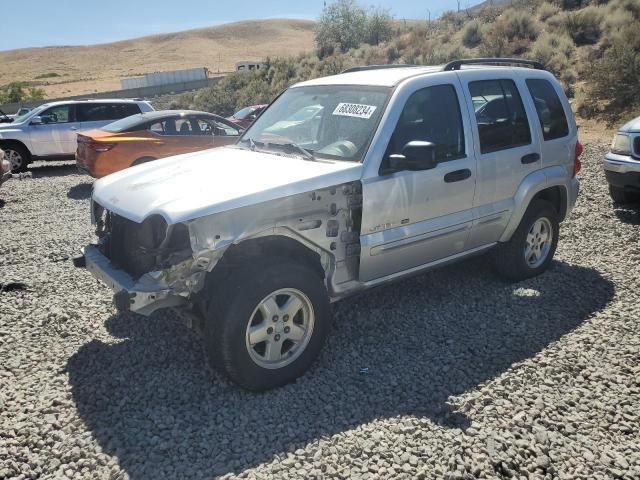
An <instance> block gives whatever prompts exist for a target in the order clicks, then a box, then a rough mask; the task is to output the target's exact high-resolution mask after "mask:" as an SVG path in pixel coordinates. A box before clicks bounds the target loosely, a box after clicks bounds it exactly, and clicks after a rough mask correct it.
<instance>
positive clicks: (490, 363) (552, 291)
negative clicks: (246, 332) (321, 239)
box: [67, 258, 614, 479]
mask: <svg viewBox="0 0 640 480" xmlns="http://www.w3.org/2000/svg"><path fill="white" fill-rule="evenodd" d="M487 268H488V260H487V259H486V258H485V259H483V258H480V259H476V260H472V261H469V262H466V263H464V264H460V265H457V266H453V267H450V268H448V269H444V270H440V271H436V272H431V273H428V274H424V275H420V276H417V277H414V278H412V279H409V280H405V281H403V282H400V283H398V284H395V285H390V286H387V287H384V288H379V289H376V290H374V291H369V292H366V293H364V294H361V295H359V296H357V297H353V298H351V299H347V300H344V301H342V302H339V303H338V304H336V305H335V306H334V314H335V318H336V321H335V325H334V327H333V329H332V332H331V336H330V338H329V340H328V343H327V346H326V347H325V349H324V351H323V353H322V354H321V356H320V359H319V360H318V361H317V362H316V364H315V365H314V367H313V368H312V369H311V370H310V371H309V372H308V373H307V374H306V375H305V376H303V377H302V378H301V379H299V380H298V382H296V383H294V384H291V385H288V386H286V387H284V388H280V389H277V390H274V391H270V392H267V393H264V394H252V393H248V392H245V391H242V390H240V389H239V388H237V387H235V386H233V385H231V384H229V383H228V382H226V381H225V380H223V379H222V378H221V377H220V376H218V375H213V374H211V373H210V372H209V371H208V370H207V369H206V368H205V356H204V353H203V349H202V342H201V340H200V339H199V338H198V337H196V336H195V335H193V334H192V333H190V331H188V329H187V328H186V327H184V326H182V324H180V323H179V322H178V321H176V319H175V317H174V316H173V314H171V313H170V312H166V313H161V312H158V314H154V315H152V316H151V317H149V318H144V317H139V316H136V315H130V314H121V315H115V316H113V317H111V318H109V319H108V320H107V322H106V327H107V329H108V330H109V332H110V333H111V334H112V335H113V336H115V337H118V338H119V340H118V341H116V342H115V343H104V342H101V341H98V340H94V341H91V342H89V343H87V344H85V345H84V346H82V347H81V348H80V349H79V351H78V352H77V353H76V354H74V355H73V356H72V357H71V358H70V359H69V361H68V365H67V372H68V375H69V381H70V383H71V387H72V394H73V398H74V400H75V403H76V406H77V410H78V412H79V415H80V416H81V418H82V419H83V421H84V422H85V424H86V427H87V428H88V429H89V430H90V431H91V432H92V435H93V436H94V437H95V438H96V439H97V441H98V442H99V444H100V446H101V448H102V449H103V451H105V452H106V453H108V454H110V455H114V456H116V457H117V458H118V462H119V464H120V466H121V467H122V468H123V469H124V470H125V471H126V472H127V473H128V475H129V477H130V478H131V479H157V478H197V479H204V478H210V477H211V476H213V475H222V474H225V473H229V472H239V471H241V470H244V469H246V468H250V467H253V466H255V465H257V464H259V463H262V462H268V461H271V460H272V459H273V458H274V457H275V456H281V455H283V454H285V453H286V452H288V451H294V450H296V449H298V448H304V447H306V446H307V445H309V444H310V443H313V442H314V441H316V440H317V439H319V438H322V437H327V436H330V435H334V434H340V433H342V432H347V431H348V430H350V429H353V428H355V427H357V426H359V425H362V424H366V423H368V422H371V421H374V420H376V419H380V418H390V417H396V416H399V415H411V416H416V417H421V418H424V419H425V421H427V422H433V423H436V424H438V425H440V426H442V427H444V428H454V429H455V428H461V429H465V428H466V427H467V426H468V425H469V423H470V420H469V419H468V418H467V417H466V416H465V415H464V413H463V412H460V411H456V410H455V408H454V407H452V406H451V402H452V396H455V395H457V394H461V393H463V392H466V391H469V390H472V389H474V388H476V387H478V386H479V385H480V384H482V383H483V382H486V381H490V380H492V379H495V378H496V377H497V376H499V375H501V374H503V373H505V372H506V371H507V370H508V369H509V368H510V367H512V366H513V364H514V363H516V362H519V361H521V360H524V359H527V358H530V357H533V356H534V355H536V354H537V353H539V352H541V351H542V350H543V349H545V348H546V347H547V346H548V345H549V344H550V343H552V342H554V341H556V340H558V339H559V338H560V337H562V336H563V335H566V334H568V333H570V332H571V331H572V330H573V329H575V328H576V327H578V326H579V325H580V324H581V323H583V322H584V321H585V320H586V319H588V318H589V317H590V316H591V315H593V314H594V313H595V312H598V311H599V310H601V309H603V308H604V307H605V306H606V304H607V303H608V302H609V301H610V300H611V299H612V298H613V295H614V286H613V284H612V283H611V282H610V281H608V280H607V279H605V278H603V277H602V276H601V275H600V273H598V272H597V271H596V270H593V269H590V268H584V267H580V266H574V265H569V264H566V263H562V262H554V264H553V265H552V268H551V269H550V270H549V271H548V272H547V273H545V274H544V275H542V276H540V277H538V278H534V279H531V280H528V281H525V282H521V283H519V284H515V285H511V284H506V283H504V282H503V281H501V280H499V279H498V278H496V277H495V276H493V275H492V274H491V273H488V272H487ZM516 368H517V367H516ZM515 375H516V377H517V376H518V375H519V374H515ZM511 381H516V380H513V379H512V380H511ZM354 448H356V449H357V448H362V446H361V445H360V446H358V445H354ZM352 454H353V455H357V452H352Z"/></svg>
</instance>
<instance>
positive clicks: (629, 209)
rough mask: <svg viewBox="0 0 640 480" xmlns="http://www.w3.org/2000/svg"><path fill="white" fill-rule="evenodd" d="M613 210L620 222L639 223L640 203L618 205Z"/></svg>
mask: <svg viewBox="0 0 640 480" xmlns="http://www.w3.org/2000/svg"><path fill="white" fill-rule="evenodd" d="M614 212H615V214H616V217H618V219H619V220H620V221H621V222H624V223H628V224H629V225H640V203H635V204H627V205H623V206H621V205H618V206H617V207H616V208H615V210H614Z"/></svg>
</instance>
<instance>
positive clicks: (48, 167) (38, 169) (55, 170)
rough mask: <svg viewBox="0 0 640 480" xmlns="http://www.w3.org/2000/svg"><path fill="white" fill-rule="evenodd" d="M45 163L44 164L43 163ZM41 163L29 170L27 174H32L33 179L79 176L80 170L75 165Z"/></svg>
mask: <svg viewBox="0 0 640 480" xmlns="http://www.w3.org/2000/svg"><path fill="white" fill-rule="evenodd" d="M42 163H44V162H42ZM42 163H40V162H39V164H38V165H35V166H34V165H32V166H30V167H29V169H28V170H27V173H31V176H32V178H49V177H63V176H66V175H72V174H75V175H77V174H78V169H77V168H76V164H75V162H74V163H63V162H52V163H53V164H48V163H49V162H47V163H44V165H43V164H42Z"/></svg>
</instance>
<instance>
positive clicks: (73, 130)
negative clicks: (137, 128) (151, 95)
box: [0, 99, 153, 173]
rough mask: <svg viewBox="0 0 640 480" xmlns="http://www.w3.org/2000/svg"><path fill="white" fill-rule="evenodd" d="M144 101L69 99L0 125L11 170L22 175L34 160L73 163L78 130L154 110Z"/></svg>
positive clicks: (2, 143) (96, 126)
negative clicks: (69, 161) (71, 161)
mask: <svg viewBox="0 0 640 480" xmlns="http://www.w3.org/2000/svg"><path fill="white" fill-rule="evenodd" d="M152 110H153V107H152V106H151V105H150V104H149V103H148V102H145V101H143V100H137V99H134V100H125V99H101V100H68V101H62V102H51V103H47V104H44V105H41V106H40V107H38V108H34V109H33V110H30V111H28V112H26V113H25V114H24V115H22V116H19V117H17V118H16V119H14V121H13V122H12V123H7V124H0V148H1V149H3V150H4V151H5V154H6V157H7V160H9V163H11V170H12V171H13V172H14V173H15V172H21V171H24V170H26V169H27V165H28V164H29V163H30V162H31V161H33V160H73V159H74V158H75V152H76V147H77V144H76V137H77V133H78V131H79V130H89V129H92V128H100V127H103V126H105V125H107V124H109V123H111V122H113V121H115V120H119V119H121V118H124V117H128V116H130V115H135V114H136V113H141V112H149V111H152Z"/></svg>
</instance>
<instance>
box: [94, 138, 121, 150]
mask: <svg viewBox="0 0 640 480" xmlns="http://www.w3.org/2000/svg"><path fill="white" fill-rule="evenodd" d="M115 146H116V144H115V143H108V142H96V141H95V140H92V141H90V142H89V148H90V149H91V150H95V151H96V152H108V151H109V150H111V149H112V148H113V147H115Z"/></svg>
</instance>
